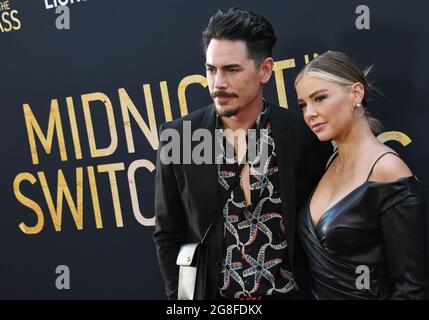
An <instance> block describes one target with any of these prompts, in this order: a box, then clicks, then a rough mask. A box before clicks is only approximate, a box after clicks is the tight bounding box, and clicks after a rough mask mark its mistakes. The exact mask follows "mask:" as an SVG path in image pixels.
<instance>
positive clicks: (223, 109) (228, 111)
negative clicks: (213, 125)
mask: <svg viewBox="0 0 429 320" xmlns="http://www.w3.org/2000/svg"><path fill="white" fill-rule="evenodd" d="M210 96H211V97H212V98H213V100H214V99H215V98H216V97H231V98H238V95H237V94H235V93H231V92H227V91H223V90H217V91H215V92H213V93H212V94H210ZM239 109H240V108H239V107H238V106H229V107H228V106H222V105H220V106H218V105H216V112H217V114H218V115H219V116H220V117H232V116H235V115H236V114H237V113H238V111H239Z"/></svg>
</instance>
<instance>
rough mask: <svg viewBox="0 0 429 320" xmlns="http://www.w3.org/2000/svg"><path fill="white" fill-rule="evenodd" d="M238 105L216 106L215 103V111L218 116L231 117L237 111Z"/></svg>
mask: <svg viewBox="0 0 429 320" xmlns="http://www.w3.org/2000/svg"><path fill="white" fill-rule="evenodd" d="M239 109H240V108H239V107H238V106H230V107H227V106H218V105H216V112H217V114H218V115H219V117H228V118H229V117H232V116H235V115H236V114H237V113H238V111H239Z"/></svg>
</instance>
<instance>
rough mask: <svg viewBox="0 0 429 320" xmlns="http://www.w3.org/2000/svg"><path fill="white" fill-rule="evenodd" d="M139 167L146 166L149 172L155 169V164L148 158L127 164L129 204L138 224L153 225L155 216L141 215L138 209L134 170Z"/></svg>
mask: <svg viewBox="0 0 429 320" xmlns="http://www.w3.org/2000/svg"><path fill="white" fill-rule="evenodd" d="M139 168H146V169H148V170H149V172H153V170H155V165H154V164H153V163H152V162H150V161H149V160H136V161H134V162H133V163H131V164H130V166H129V169H128V183H129V187H130V194H131V204H132V206H133V213H134V216H135V218H136V220H137V221H138V222H139V223H140V224H142V225H144V226H153V225H154V223H155V217H152V218H150V219H149V218H146V217H145V216H144V215H143V213H142V212H141V211H140V205H139V199H138V192H137V186H136V182H135V175H136V171H137V169H139ZM140 194H141V193H140Z"/></svg>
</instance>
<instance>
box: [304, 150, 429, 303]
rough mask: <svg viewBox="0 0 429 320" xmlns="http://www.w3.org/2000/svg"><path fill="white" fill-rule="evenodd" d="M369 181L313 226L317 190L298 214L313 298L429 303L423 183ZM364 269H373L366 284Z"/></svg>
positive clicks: (329, 210)
mask: <svg viewBox="0 0 429 320" xmlns="http://www.w3.org/2000/svg"><path fill="white" fill-rule="evenodd" d="M386 154H387V153H386ZM382 156H384V154H383V155H382ZM382 156H381V157H382ZM381 157H380V158H381ZM380 158H379V159H380ZM379 159H377V161H378V160H379ZM377 161H376V162H377ZM376 162H375V163H374V165H373V167H372V168H371V172H370V173H369V175H368V179H369V177H370V176H371V173H372V170H373V168H374V166H375V164H376ZM368 179H367V180H366V182H364V183H363V184H362V185H360V186H359V187H357V188H356V189H354V190H353V191H351V192H350V193H349V194H348V195H347V196H345V197H344V198H342V199H341V200H340V201H338V202H337V203H336V204H334V205H333V206H332V207H331V208H329V209H328V210H327V211H326V212H325V213H324V214H323V215H322V216H321V218H320V219H319V221H318V222H317V224H316V225H315V226H314V225H313V222H312V219H311V214H310V206H309V204H310V200H311V198H312V195H313V193H314V191H313V193H312V194H311V196H310V198H309V199H308V201H307V202H306V204H305V205H304V207H303V208H302V210H301V212H300V214H299V218H298V230H299V234H300V236H301V240H302V243H303V246H304V248H305V251H306V253H307V257H308V260H309V266H310V272H311V275H312V279H311V280H312V281H311V292H312V295H313V297H314V298H315V299H425V298H427V297H428V296H427V293H428V286H429V280H428V277H429V269H428V259H427V256H428V252H427V233H426V232H427V224H426V217H425V210H424V203H423V194H422V190H421V188H420V185H419V182H418V180H417V179H416V177H414V176H412V177H405V178H401V179H398V180H397V181H395V182H387V183H384V182H374V181H369V180H368ZM362 266H363V267H362ZM365 270H366V271H367V272H368V271H369V279H368V280H369V281H367V282H366V284H365V281H361V280H362V278H361V277H360V276H361V275H362V274H363V273H364V271H365ZM368 284H369V285H368Z"/></svg>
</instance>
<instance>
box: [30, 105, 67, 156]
mask: <svg viewBox="0 0 429 320" xmlns="http://www.w3.org/2000/svg"><path fill="white" fill-rule="evenodd" d="M22 107H23V110H24V117H25V125H26V128H27V135H28V142H29V145H30V152H31V160H32V161H33V164H39V156H38V154H37V146H36V140H35V137H34V132H36V135H37V137H38V138H39V141H40V142H41V144H42V146H43V148H44V149H45V151H46V153H47V154H50V153H51V150H52V140H53V138H54V131H55V132H56V133H57V139H58V145H59V149H60V156H61V161H66V160H67V152H66V145H65V142H64V134H63V127H62V124H61V117H60V111H59V109H58V100H57V99H52V101H51V110H50V112H49V122H48V132H47V133H46V137H45V135H44V134H43V132H42V129H41V128H40V125H39V123H38V122H37V120H36V118H35V117H34V114H33V112H32V111H31V108H30V105H29V104H27V103H25V104H23V106H22Z"/></svg>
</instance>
